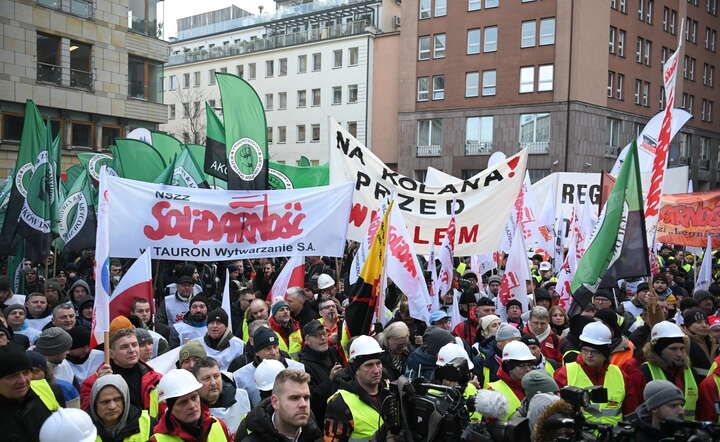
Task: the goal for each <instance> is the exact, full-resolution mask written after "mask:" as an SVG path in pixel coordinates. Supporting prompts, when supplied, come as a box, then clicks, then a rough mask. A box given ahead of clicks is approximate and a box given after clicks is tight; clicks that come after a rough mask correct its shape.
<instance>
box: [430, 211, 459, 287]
mask: <svg viewBox="0 0 720 442" xmlns="http://www.w3.org/2000/svg"><path fill="white" fill-rule="evenodd" d="M454 250H455V216H454V215H453V216H452V217H451V218H450V224H449V225H448V228H447V231H446V232H445V239H443V242H442V246H440V255H439V256H438V259H439V260H440V273H439V274H438V280H437V286H436V287H435V290H436V292H435V293H436V294H437V296H438V299H441V298H442V296H443V295H445V293H447V291H448V290H450V289H451V288H452V283H453V276H454V275H455V273H454V272H455V268H454V267H453V260H452V259H453V253H454Z"/></svg>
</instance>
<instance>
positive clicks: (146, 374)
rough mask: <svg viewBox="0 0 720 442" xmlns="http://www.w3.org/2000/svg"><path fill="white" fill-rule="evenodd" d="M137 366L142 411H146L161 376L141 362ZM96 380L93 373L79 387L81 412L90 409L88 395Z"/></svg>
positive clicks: (95, 375)
mask: <svg viewBox="0 0 720 442" xmlns="http://www.w3.org/2000/svg"><path fill="white" fill-rule="evenodd" d="M138 364H140V369H141V370H142V371H143V375H142V378H141V379H140V391H141V393H142V405H143V409H145V410H147V409H149V408H150V392H151V391H152V390H153V389H155V387H156V386H157V384H158V382H160V379H162V375H161V374H160V373H158V372H157V371H155V370H153V369H152V367H150V366H149V365H148V364H146V363H145V362H143V361H141V360H140V361H138ZM98 368H100V367H98ZM96 380H97V374H95V373H93V374H92V375H91V376H88V378H87V379H85V381H83V383H82V385H80V408H82V409H83V410H87V409H88V408H89V407H90V393H91V391H92V386H93V384H94V383H95V381H96ZM161 410H162V408H161Z"/></svg>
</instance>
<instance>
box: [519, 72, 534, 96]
mask: <svg viewBox="0 0 720 442" xmlns="http://www.w3.org/2000/svg"><path fill="white" fill-rule="evenodd" d="M534 90H535V67H534V66H526V67H522V68H520V93H521V94H524V93H528V92H533V91H534Z"/></svg>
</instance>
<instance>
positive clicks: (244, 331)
mask: <svg viewBox="0 0 720 442" xmlns="http://www.w3.org/2000/svg"><path fill="white" fill-rule="evenodd" d="M241 339H242V340H243V341H245V342H247V341H248V340H249V339H250V328H249V327H248V322H247V320H246V319H245V318H243V320H242V337H241Z"/></svg>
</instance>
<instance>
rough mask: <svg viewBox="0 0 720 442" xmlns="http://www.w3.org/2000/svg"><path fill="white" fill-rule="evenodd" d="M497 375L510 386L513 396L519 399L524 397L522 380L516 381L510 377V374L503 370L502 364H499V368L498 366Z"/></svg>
mask: <svg viewBox="0 0 720 442" xmlns="http://www.w3.org/2000/svg"><path fill="white" fill-rule="evenodd" d="M497 375H498V378H500V379H502V380H503V381H505V383H506V384H507V385H508V387H510V389H511V390H512V391H513V393H515V396H517V398H518V399H519V400H520V401H522V400H523V399H525V390H523V387H522V382H521V381H516V380H515V379H513V378H512V377H510V375H509V374H507V373H506V372H505V370H503V368H502V365H501V366H500V368H498V371H497ZM490 390H492V387H490Z"/></svg>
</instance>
